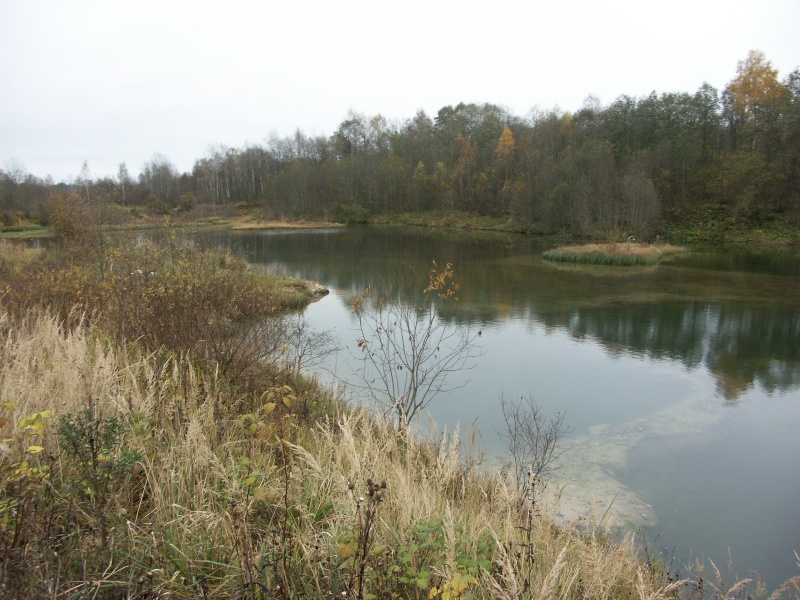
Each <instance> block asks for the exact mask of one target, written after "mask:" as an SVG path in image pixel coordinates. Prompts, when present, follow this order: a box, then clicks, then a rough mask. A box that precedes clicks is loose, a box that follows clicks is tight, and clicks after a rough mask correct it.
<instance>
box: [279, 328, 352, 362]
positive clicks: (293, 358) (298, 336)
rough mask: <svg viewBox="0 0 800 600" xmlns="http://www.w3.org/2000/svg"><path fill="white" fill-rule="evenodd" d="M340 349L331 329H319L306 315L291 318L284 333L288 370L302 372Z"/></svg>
mask: <svg viewBox="0 0 800 600" xmlns="http://www.w3.org/2000/svg"><path fill="white" fill-rule="evenodd" d="M337 350H339V346H338V345H337V342H336V337H335V336H334V335H333V334H332V333H331V332H330V331H317V330H316V329H314V328H313V327H312V326H311V325H310V324H309V323H308V321H307V320H306V319H305V317H302V316H300V317H297V318H296V319H289V320H288V321H287V323H286V331H285V333H284V340H283V351H284V364H285V368H286V370H287V371H293V372H295V373H300V372H301V371H304V370H306V369H308V368H311V367H315V366H317V365H319V364H320V363H321V362H322V361H324V360H325V359H326V358H327V357H328V356H330V355H331V354H333V353H334V352H336V351H337Z"/></svg>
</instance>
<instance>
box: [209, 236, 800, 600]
mask: <svg viewBox="0 0 800 600" xmlns="http://www.w3.org/2000/svg"><path fill="white" fill-rule="evenodd" d="M198 239H199V240H200V241H201V242H202V243H203V244H204V245H208V246H224V247H231V248H233V249H234V251H235V252H236V253H238V254H240V255H242V256H246V257H247V258H248V259H249V260H250V261H252V262H257V263H264V264H267V265H270V266H271V268H273V269H274V270H275V271H276V272H279V273H282V274H286V275H290V276H294V277H301V278H306V279H312V280H315V281H319V282H321V283H322V284H324V285H325V286H326V287H328V288H329V289H330V290H331V294H330V295H329V296H327V297H326V298H324V299H323V300H321V301H320V302H317V303H315V304H313V305H311V306H310V307H309V308H308V309H306V313H305V314H306V318H307V319H308V321H310V323H311V324H312V325H313V326H314V327H315V328H316V329H317V330H320V331H332V332H333V333H334V334H335V335H336V336H337V337H338V339H339V341H340V343H341V344H342V346H343V347H345V348H347V347H349V348H351V349H352V348H354V347H355V341H356V339H357V335H356V332H355V330H354V328H355V326H356V322H355V320H354V318H353V314H352V312H351V311H350V309H349V301H350V299H352V297H353V296H355V295H356V294H358V293H360V292H362V291H363V290H364V289H365V288H366V287H367V286H368V285H370V284H374V283H377V282H380V281H384V280H387V279H391V278H394V277H396V274H397V272H398V270H400V269H406V268H411V269H413V270H415V271H416V272H417V273H423V274H424V273H426V272H427V269H428V268H429V267H430V264H431V261H432V260H437V261H438V262H439V263H444V262H452V263H453V265H454V268H455V270H456V275H457V278H458V279H459V280H460V281H461V284H462V290H461V292H460V302H459V314H458V319H460V321H461V322H463V323H466V322H467V321H471V322H472V323H473V326H474V327H479V328H480V329H481V331H482V335H481V337H480V345H481V347H482V350H483V352H484V354H483V356H482V357H481V358H480V359H478V362H477V365H476V366H475V368H474V369H472V370H470V371H469V372H467V373H464V374H463V377H464V381H465V382H467V383H466V385H465V386H464V387H463V388H461V389H459V390H457V391H455V392H453V393H451V394H449V395H447V396H442V397H437V398H436V399H435V400H434V401H433V402H432V403H431V405H430V408H429V412H430V414H431V417H432V418H433V419H434V420H435V421H436V423H438V425H439V426H440V427H442V428H447V429H448V430H450V431H452V429H453V428H454V427H456V426H457V425H458V424H460V425H461V427H462V431H463V430H464V429H467V430H471V428H472V425H473V423H475V424H476V426H477V428H478V431H479V433H480V437H479V443H480V445H481V447H482V448H483V449H484V451H485V456H486V461H487V462H488V463H489V464H496V465H502V464H503V463H504V462H505V461H506V460H507V456H505V455H504V452H503V448H502V444H501V442H500V441H499V439H498V435H497V431H499V430H501V429H502V427H503V423H502V417H501V415H500V411H499V396H500V394H506V395H507V396H509V397H515V396H523V395H532V396H533V397H534V398H535V399H536V401H537V402H538V403H539V404H540V405H541V406H542V407H543V408H544V409H545V410H546V411H547V413H548V414H555V413H556V412H564V411H566V421H567V423H568V424H569V425H570V426H571V427H572V428H573V432H572V433H571V434H570V436H569V438H568V439H567V440H565V442H564V447H565V449H566V452H565V454H564V456H563V460H562V465H561V468H560V469H559V471H558V472H557V474H556V476H555V479H556V483H557V484H558V485H566V488H565V490H564V493H563V496H562V501H561V503H560V504H559V510H560V512H561V516H562V518H564V519H571V518H572V517H574V516H576V515H578V514H583V515H588V514H590V513H591V511H593V510H594V511H596V512H597V513H599V514H601V515H602V514H603V513H604V512H605V510H606V508H608V505H609V503H612V505H611V508H610V510H609V511H608V518H609V519H611V523H612V525H614V526H616V527H620V528H623V529H640V528H642V529H644V531H645V535H646V537H647V539H648V541H649V542H650V543H651V546H652V545H653V544H652V542H653V540H654V539H656V542H655V547H657V548H658V549H660V550H663V551H665V553H666V554H667V558H668V559H669V558H670V557H672V556H674V557H675V561H676V564H677V563H681V562H682V563H685V562H689V561H690V560H692V561H693V560H694V559H695V558H701V559H708V558H710V559H712V560H713V561H714V562H715V563H716V564H717V565H718V566H720V567H721V568H723V567H724V566H725V565H727V561H728V551H729V550H730V553H731V555H732V557H733V563H734V570H735V571H736V572H738V573H739V574H740V575H742V576H746V575H749V574H750V572H751V571H752V570H758V571H759V572H760V573H761V575H762V576H763V577H764V578H765V579H766V581H767V583H768V584H769V586H770V587H771V588H774V587H776V586H777V585H778V584H779V583H780V582H782V581H783V580H784V579H786V578H788V577H791V576H794V575H797V574H798V573H799V572H800V569H798V567H797V565H796V564H795V562H796V561H795V559H794V556H793V551H794V550H796V551H798V552H800V435H798V432H800V259H798V258H797V257H791V256H790V257H786V256H783V257H781V256H776V255H770V254H763V255H757V254H753V253H735V252H721V251H716V252H701V251H696V252H693V253H691V254H688V255H685V256H682V257H680V258H677V259H675V260H672V261H670V262H668V263H664V264H662V265H661V266H659V267H655V268H641V269H639V268H625V269H621V268H616V269H615V268H603V267H590V268H587V267H577V266H565V265H558V264H552V263H547V262H545V261H542V260H541V258H540V256H541V253H542V251H543V250H544V249H545V248H544V247H542V246H541V245H537V242H535V241H531V240H528V239H525V238H521V237H515V236H503V235H485V236H475V235H470V236H453V235H452V234H446V233H442V232H429V231H415V230H408V229H404V230H399V229H390V228H366V227H365V228H355V229H346V230H319V231H302V232H203V233H201V234H199V235H198ZM349 356H350V355H349V353H348V352H347V351H346V350H343V351H342V352H340V353H338V355H337V356H335V357H333V358H332V359H331V360H330V361H329V362H328V363H327V369H328V370H329V371H330V372H332V373H333V374H335V376H336V377H339V378H342V379H345V380H347V379H348V377H352V371H351V370H350V368H349V367H348V364H347V361H348V358H349ZM321 377H323V378H325V377H327V378H329V379H330V378H332V377H333V375H330V374H326V373H322V374H321ZM462 437H466V436H462ZM612 501H613V502H612ZM706 564H707V563H706ZM723 570H724V568H723Z"/></svg>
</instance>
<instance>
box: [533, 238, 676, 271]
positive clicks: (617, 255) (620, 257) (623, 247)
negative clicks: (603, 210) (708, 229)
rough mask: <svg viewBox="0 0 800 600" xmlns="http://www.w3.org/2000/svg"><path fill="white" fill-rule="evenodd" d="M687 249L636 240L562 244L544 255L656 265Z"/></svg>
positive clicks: (616, 263) (612, 262)
mask: <svg viewBox="0 0 800 600" xmlns="http://www.w3.org/2000/svg"><path fill="white" fill-rule="evenodd" d="M684 251H685V249H684V248H681V247H678V246H672V245H670V244H638V243H635V242H624V243H618V242H608V243H605V244H583V245H580V246H561V247H559V248H555V249H553V250H548V251H547V252H545V253H544V254H543V257H544V258H546V259H548V260H555V261H562V262H575V263H588V264H605V265H616V266H631V265H654V264H657V263H658V262H660V261H661V259H662V258H664V257H665V256H670V255H673V254H677V253H679V252H684Z"/></svg>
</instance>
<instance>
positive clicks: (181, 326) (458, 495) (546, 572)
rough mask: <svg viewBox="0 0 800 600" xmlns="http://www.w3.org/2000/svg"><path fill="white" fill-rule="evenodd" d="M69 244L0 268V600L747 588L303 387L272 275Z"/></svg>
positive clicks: (8, 258) (620, 594)
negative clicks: (577, 517)
mask: <svg viewBox="0 0 800 600" xmlns="http://www.w3.org/2000/svg"><path fill="white" fill-rule="evenodd" d="M2 249H3V247H2V246H0V250H2ZM73 250H74V251H72V252H68V251H67V250H66V249H62V250H61V251H59V252H53V253H48V252H40V253H38V254H37V255H34V256H27V255H25V253H20V251H19V250H18V249H16V248H13V249H9V253H8V254H7V255H6V254H5V253H2V255H0V282H1V283H2V286H3V290H4V294H3V295H2V297H0V308H1V309H2V311H1V312H0V399H1V401H0V440H2V451H0V557H1V560H0V597H3V598H94V597H98V598H141V599H144V598H326V597H339V598H387V599H388V598H414V599H429V600H430V599H435V598H442V599H445V598H449V599H456V598H464V599H465V598H541V599H545V598H563V599H574V600H577V599H579V598H580V599H586V598H597V599H612V598H614V599H620V600H621V599H623V598H624V599H629V598H650V599H658V598H671V597H676V596H685V597H701V596H702V595H703V594H704V592H710V593H711V594H712V595H716V597H718V598H724V597H729V598H735V597H740V596H739V595H737V594H738V591H736V590H733V591H731V590H730V588H728V587H724V586H722V583H721V581H717V582H716V584H717V585H718V587H719V588H720V590H719V593H716V594H715V591H714V588H713V585H714V584H712V583H710V582H709V583H705V584H703V585H702V586H701V585H698V584H690V583H689V582H678V581H675V578H674V575H675V574H674V573H672V574H668V573H666V572H665V570H664V569H663V568H662V567H659V566H658V565H652V564H650V563H649V562H648V561H647V558H646V557H643V556H642V555H641V554H640V552H639V551H638V550H637V548H636V545H635V544H634V540H633V538H632V536H626V537H624V538H622V539H615V538H612V537H610V536H608V535H606V532H605V531H603V530H600V529H599V528H596V527H595V525H594V523H593V521H592V520H591V516H590V515H587V517H589V520H588V521H583V522H580V523H574V524H572V525H571V526H568V527H564V528H557V527H555V526H554V525H553V520H552V518H551V516H552V515H553V514H555V505H554V504H553V503H552V502H554V501H553V500H551V499H549V498H550V497H549V496H547V495H541V499H540V500H539V501H537V502H536V503H535V504H533V503H531V502H530V501H528V500H526V499H524V498H522V497H521V496H520V493H519V490H517V489H516V487H515V485H514V484H512V483H510V482H509V481H508V480H507V479H506V478H505V477H504V476H503V475H502V474H501V473H497V472H489V471H486V470H484V469H482V468H481V467H480V465H479V464H478V463H477V460H475V459H470V458H469V456H470V455H469V453H468V452H466V451H465V449H464V448H463V447H462V445H461V442H460V440H459V438H458V436H457V435H454V436H449V437H447V438H446V439H440V438H429V439H422V440H419V439H414V438H409V437H407V436H405V435H401V434H398V433H397V432H396V431H395V430H394V429H393V428H392V427H391V426H390V425H389V424H388V423H387V422H386V421H385V420H382V419H380V418H377V417H375V416H374V415H373V414H371V413H368V412H366V411H363V410H359V409H353V408H348V407H347V406H346V405H345V403H343V402H342V400H341V399H340V398H339V397H338V396H337V394H336V392H335V391H333V390H326V389H322V388H320V387H319V386H317V385H315V384H314V383H313V382H311V381H309V380H307V379H305V378H303V377H302V376H301V375H302V374H298V372H297V370H296V369H295V368H292V364H293V362H292V361H291V360H287V347H288V345H287V340H288V339H289V336H288V333H289V332H290V331H291V330H290V329H287V326H288V325H287V322H288V320H289V317H288V316H287V314H286V309H287V308H289V307H291V306H297V305H302V304H303V303H304V302H306V301H307V300H308V298H307V296H305V295H303V294H301V293H298V292H297V291H296V290H295V291H292V290H287V287H286V285H285V282H283V281H278V280H273V279H270V278H268V277H265V276H264V275H262V274H258V273H254V272H253V270H252V269H251V268H249V267H248V265H246V264H244V263H242V262H240V261H238V260H236V259H235V258H233V257H231V256H230V255H228V254H217V253H204V252H197V251H196V250H193V249H192V248H190V247H186V246H183V245H179V244H177V243H176V242H175V238H174V236H171V237H170V241H169V242H168V243H167V244H166V245H164V246H157V247H154V246H142V247H136V248H128V247H113V248H112V247H85V248H81V249H80V251H77V250H75V249H73ZM12 252H13V253H12ZM251 332H254V333H255V334H257V335H250V333H251ZM311 335H313V332H311ZM465 457H466V458H465ZM712 581H713V578H712ZM748 589H750V588H748V587H747V586H745V585H742V586H740V587H738V588H737V590H739V591H741V590H745V592H747V590H748ZM729 592H730V593H729ZM757 592H758V590H757V589H756V590H755V591H754V592H753V593H752V595H753V597H757V596H758V593H757Z"/></svg>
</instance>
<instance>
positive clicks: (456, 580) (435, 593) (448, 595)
mask: <svg viewBox="0 0 800 600" xmlns="http://www.w3.org/2000/svg"><path fill="white" fill-rule="evenodd" d="M477 584H478V579H477V578H476V577H475V576H474V575H470V574H469V573H462V572H461V571H456V572H455V573H454V574H453V580H452V581H449V582H447V583H445V584H444V585H442V587H440V588H438V587H432V588H431V590H430V591H429V592H428V599H429V600H433V599H434V598H440V599H441V600H459V599H461V598H467V597H471V596H468V595H467V594H468V593H469V588H470V586H472V585H477Z"/></svg>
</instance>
